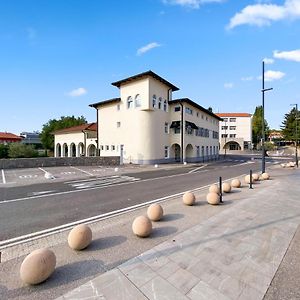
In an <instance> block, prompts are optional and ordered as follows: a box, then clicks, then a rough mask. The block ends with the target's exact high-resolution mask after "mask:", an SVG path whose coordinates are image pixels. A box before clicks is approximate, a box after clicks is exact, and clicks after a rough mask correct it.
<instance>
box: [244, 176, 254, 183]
mask: <svg viewBox="0 0 300 300" xmlns="http://www.w3.org/2000/svg"><path fill="white" fill-rule="evenodd" d="M244 180H245V182H246V183H248V184H249V183H250V175H246V176H245V178H244ZM253 181H254V180H253V178H252V183H253Z"/></svg>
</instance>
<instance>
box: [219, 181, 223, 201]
mask: <svg viewBox="0 0 300 300" xmlns="http://www.w3.org/2000/svg"><path fill="white" fill-rule="evenodd" d="M219 187H220V203H223V196H222V177H219Z"/></svg>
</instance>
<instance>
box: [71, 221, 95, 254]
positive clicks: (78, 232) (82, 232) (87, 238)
mask: <svg viewBox="0 0 300 300" xmlns="http://www.w3.org/2000/svg"><path fill="white" fill-rule="evenodd" d="M92 237H93V234H92V230H91V228H90V227H88V226H87V225H85V224H80V225H77V226H75V227H74V228H73V229H72V230H71V231H70V233H69V236H68V244H69V246H70V248H72V249H73V250H82V249H84V248H86V247H87V246H88V245H89V244H90V243H91V241H92Z"/></svg>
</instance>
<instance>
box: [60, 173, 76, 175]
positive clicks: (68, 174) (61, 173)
mask: <svg viewBox="0 0 300 300" xmlns="http://www.w3.org/2000/svg"><path fill="white" fill-rule="evenodd" d="M60 174H62V175H71V174H76V172H61V173H60Z"/></svg>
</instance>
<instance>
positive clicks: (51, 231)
mask: <svg viewBox="0 0 300 300" xmlns="http://www.w3.org/2000/svg"><path fill="white" fill-rule="evenodd" d="M186 174H187V173H186ZM245 175H247V173H246V174H241V175H239V176H236V177H232V178H229V179H226V180H223V182H226V181H230V180H232V179H235V178H237V177H242V176H245ZM216 183H217V184H218V182H216ZM209 186H210V184H208V185H204V186H201V187H199V188H196V189H193V190H188V191H190V192H196V191H201V190H203V189H206V188H208V187H209ZM186 192H187V191H184V192H180V193H176V194H172V195H168V196H165V197H161V198H157V199H154V200H150V201H147V202H144V203H140V204H136V205H133V206H129V207H125V208H122V209H118V210H115V211H111V212H108V213H105V214H102V215H97V216H94V217H90V218H87V219H82V220H79V221H75V222H72V223H67V224H64V225H60V226H57V227H52V228H48V229H45V230H42V231H37V232H34V233H30V234H26V235H22V236H18V237H15V238H12V239H9V240H5V241H1V242H0V249H5V248H8V247H11V246H15V245H18V244H21V243H24V242H30V241H33V240H36V239H39V238H41V237H45V236H49V235H52V234H55V233H59V232H62V231H66V230H69V229H70V228H71V227H73V226H75V225H78V224H83V223H84V224H89V223H94V222H97V221H101V220H105V219H109V218H112V217H115V216H118V215H122V214H125V213H127V212H130V211H134V210H137V209H139V208H142V207H145V206H148V205H149V204H152V203H158V202H164V201H167V200H169V199H172V198H175V197H178V196H182V195H183V194H184V193H186ZM0 203H1V202H0Z"/></svg>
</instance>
